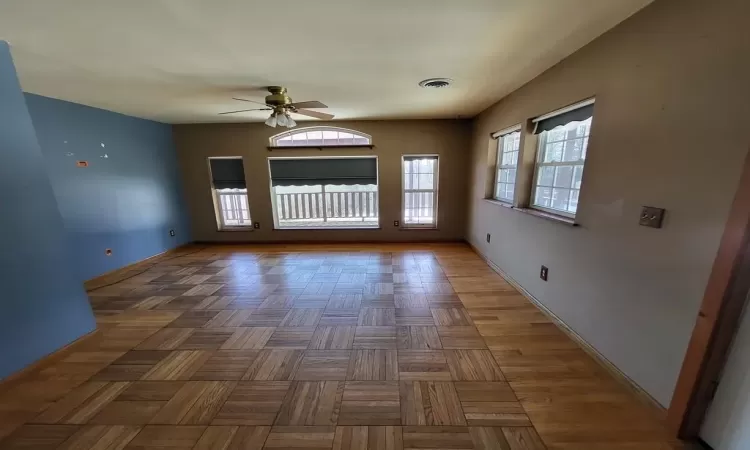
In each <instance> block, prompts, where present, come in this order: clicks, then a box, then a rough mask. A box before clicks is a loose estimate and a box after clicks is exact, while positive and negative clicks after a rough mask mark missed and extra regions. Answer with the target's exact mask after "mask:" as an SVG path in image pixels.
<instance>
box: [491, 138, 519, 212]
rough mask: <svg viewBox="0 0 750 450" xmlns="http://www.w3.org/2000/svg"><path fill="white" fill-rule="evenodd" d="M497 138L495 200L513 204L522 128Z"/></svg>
mask: <svg viewBox="0 0 750 450" xmlns="http://www.w3.org/2000/svg"><path fill="white" fill-rule="evenodd" d="M496 136H497V165H496V167H497V172H496V173H495V193H494V198H495V200H500V201H503V202H509V203H513V198H514V196H515V185H516V172H517V170H518V153H519V146H520V142H521V127H520V126H517V127H514V128H513V129H510V130H507V131H506V132H500V134H498V135H496Z"/></svg>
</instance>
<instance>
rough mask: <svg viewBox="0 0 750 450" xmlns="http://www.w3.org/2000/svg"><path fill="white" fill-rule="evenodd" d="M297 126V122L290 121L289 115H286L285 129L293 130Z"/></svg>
mask: <svg viewBox="0 0 750 450" xmlns="http://www.w3.org/2000/svg"><path fill="white" fill-rule="evenodd" d="M296 126H297V122H295V121H294V119H292V116H290V115H289V113H287V114H286V127H287V128H294V127H296Z"/></svg>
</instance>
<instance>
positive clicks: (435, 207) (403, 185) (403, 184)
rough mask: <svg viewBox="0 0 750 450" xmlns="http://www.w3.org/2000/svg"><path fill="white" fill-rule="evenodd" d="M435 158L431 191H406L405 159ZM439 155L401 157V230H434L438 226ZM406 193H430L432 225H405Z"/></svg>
mask: <svg viewBox="0 0 750 450" xmlns="http://www.w3.org/2000/svg"><path fill="white" fill-rule="evenodd" d="M414 158H416V159H419V158H435V171H434V172H433V175H432V180H433V185H434V186H435V187H434V188H433V189H408V190H407V189H406V170H404V169H405V163H406V160H407V159H414ZM439 180H440V155H437V154H409V155H402V156H401V228H409V229H412V228H416V229H435V228H437V226H438V205H439V202H438V197H439V195H438V193H439V188H440V182H439ZM407 192H432V193H433V195H432V215H433V218H434V220H433V223H409V224H407V223H406V193H407Z"/></svg>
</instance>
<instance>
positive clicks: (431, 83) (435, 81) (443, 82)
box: [419, 78, 453, 89]
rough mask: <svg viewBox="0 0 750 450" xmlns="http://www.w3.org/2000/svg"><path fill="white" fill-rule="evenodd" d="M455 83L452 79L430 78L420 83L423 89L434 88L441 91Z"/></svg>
mask: <svg viewBox="0 0 750 450" xmlns="http://www.w3.org/2000/svg"><path fill="white" fill-rule="evenodd" d="M452 83H453V80H451V79H450V78H428V79H426V80H422V81H420V82H419V85H420V86H422V87H423V88H434V89H440V88H444V87H448V86H450V85H451V84H452Z"/></svg>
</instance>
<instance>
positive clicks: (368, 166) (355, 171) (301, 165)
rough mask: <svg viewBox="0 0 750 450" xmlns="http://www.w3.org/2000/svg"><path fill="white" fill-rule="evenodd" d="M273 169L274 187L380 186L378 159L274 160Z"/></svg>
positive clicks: (272, 179) (271, 163) (271, 162)
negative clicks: (318, 185)
mask: <svg viewBox="0 0 750 450" xmlns="http://www.w3.org/2000/svg"><path fill="white" fill-rule="evenodd" d="M270 165H271V184H273V185H274V186H313V185H316V184H377V183H378V167H377V161H376V159H375V158H335V159H318V158H301V159H272V160H270Z"/></svg>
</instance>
